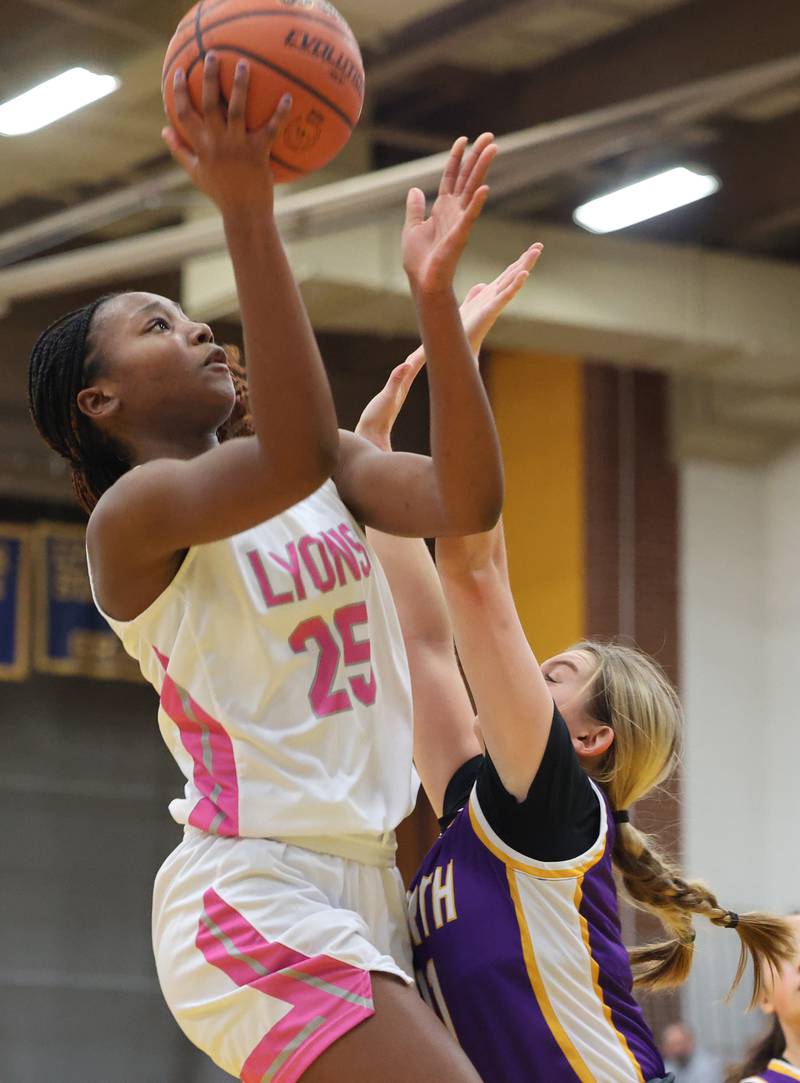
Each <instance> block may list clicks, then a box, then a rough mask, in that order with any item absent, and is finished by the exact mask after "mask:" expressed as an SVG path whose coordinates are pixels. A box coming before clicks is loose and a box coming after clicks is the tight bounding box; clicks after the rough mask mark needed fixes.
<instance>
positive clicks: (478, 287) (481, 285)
mask: <svg viewBox="0 0 800 1083" xmlns="http://www.w3.org/2000/svg"><path fill="white" fill-rule="evenodd" d="M485 289H486V283H485V282H476V284H475V285H474V286H472V287H470V289H469V290H468V291H467V296H466V297H465V298H464V300H463V301H462V304H465V305H468V304H469V303H470V301H473V300H474V299H475V298H476V297H477V296H478V294H479V293H483V291H484V290H485Z"/></svg>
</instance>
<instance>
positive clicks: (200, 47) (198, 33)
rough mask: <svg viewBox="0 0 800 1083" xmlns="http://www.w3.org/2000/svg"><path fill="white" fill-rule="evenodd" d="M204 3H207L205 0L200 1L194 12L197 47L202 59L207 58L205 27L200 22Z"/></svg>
mask: <svg viewBox="0 0 800 1083" xmlns="http://www.w3.org/2000/svg"><path fill="white" fill-rule="evenodd" d="M204 3H205V0H200V3H199V4H198V5H197V11H195V13H194V33H195V37H196V39H197V49H198V52H199V53H200V59H201V60H205V58H206V51H205V49H204V48H203V27H202V26H201V24H200V19H201V17H202V14H203V4H204Z"/></svg>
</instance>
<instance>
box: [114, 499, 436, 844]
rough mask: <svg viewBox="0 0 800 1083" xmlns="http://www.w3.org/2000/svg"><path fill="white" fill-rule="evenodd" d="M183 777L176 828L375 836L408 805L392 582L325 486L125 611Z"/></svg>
mask: <svg viewBox="0 0 800 1083" xmlns="http://www.w3.org/2000/svg"><path fill="white" fill-rule="evenodd" d="M106 619H107V620H108V621H109V624H110V625H111V627H112V628H113V629H114V631H115V632H116V633H117V635H118V636H119V637H120V639H121V640H122V642H123V645H124V646H125V649H126V650H127V651H128V653H129V654H130V655H132V656H133V657H134V658H136V659H137V660H138V662H139V664H140V666H141V669H142V673H143V674H144V676H145V678H146V679H147V680H148V681H149V682H150V684H152V685H153V687H154V688H155V689H156V691H157V692H158V694H159V699H160V704H159V712H158V718H159V727H160V730H161V734H162V736H163V738H164V741H165V742H166V744H167V747H168V748H169V750H170V752H171V753H172V755H173V756H174V758H175V760H176V762H177V764H178V766H179V767H180V769H181V771H182V772H183V774H184V775H185V777H186V787H185V796H184V797H183V798H182V799H176V800H175V801H173V802H172V804H171V805H170V812H171V813H172V816H173V817H174V819H175V820H177V821H178V823H184V824H185V823H189V824H192V825H193V826H195V827H199V828H201V829H203V830H204V831H207V832H209V833H211V834H217V835H223V836H248V837H273V838H275V837H277V838H298V840H300V839H302V837H303V836H317V837H319V836H325V837H329V836H337V835H340V834H348V835H350V834H374V833H378V834H382V833H385V832H390V831H392V830H394V828H395V827H396V826H397V824H398V823H399V822H400V821H401V820H403V819H404V818H405V817H406V816H407V815H408V814H409V812H410V811H411V809H412V808H413V805H414V801H415V799H416V789H417V780H416V774H415V773H414V772H413V768H412V762H411V757H412V710H411V692H410V680H409V674H408V666H407V663H406V656H405V651H404V648H403V640H402V636H401V633H400V627H399V623H398V620H397V615H396V613H395V609H394V603H393V601H392V597H391V593H390V590H389V586H388V584H387V582H386V578H385V576H384V574H383V570H382V569H381V567H380V565H379V563H378V561H377V559H376V557H375V555H374V554H373V552H372V551H371V550H370V548H369V546H368V543H367V540H366V537H365V536H364V533H363V532H362V530H361V529H360V528H359V527H358V525H357V524H356V522H355V520H354V519H353V517H352V516H351V515H350V513H349V512H348V510H347V508H346V507H345V506H344V504H343V503H342V501H341V499H340V498H339V495H338V493H337V491H336V487H335V485H334V483H333V482H332V481H328V482H326V483H325V484H324V485H323V486H322V487H321V488H320V489H318V490H317V491H316V492H315V493H313V494H312V495H311V496H309V497H308V498H307V499H305V500H303V501H301V502H300V503H299V504H296V505H295V506H294V507H292V508H289V509H288V511H285V512H282V513H281V514H280V515H277V516H275V517H274V518H273V519H270V520H268V521H267V522H265V523H262V524H261V525H260V526H257V527H254V528H253V529H252V530H246V531H244V532H243V533H241V534H237V535H235V536H234V537H232V538H226V539H224V540H222V541H217V542H212V543H210V544H208V545H197V546H193V547H192V548H191V549H190V550H189V551H188V553H187V555H186V558H185V560H184V562H183V564H182V565H181V567H180V569H179V571H178V572H177V574H176V576H175V578H174V579H173V580H172V582H171V583H170V585H169V586H168V587H167V588H166V590H164V592H163V593H162V594H161V595H160V596H159V597H158V598H157V599H156V600H155V601H154V602H153V603H152V604H151V605H150V606H148V608H147V609H146V610H145V611H144V612H143V613H141V614H140V615H139V616H138V617H136V618H135V619H134V620H131V621H116V620H111V619H110V618H108V617H106Z"/></svg>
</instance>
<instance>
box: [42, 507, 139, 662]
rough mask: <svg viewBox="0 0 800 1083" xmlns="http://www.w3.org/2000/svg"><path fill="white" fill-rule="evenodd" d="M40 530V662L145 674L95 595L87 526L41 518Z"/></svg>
mask: <svg viewBox="0 0 800 1083" xmlns="http://www.w3.org/2000/svg"><path fill="white" fill-rule="evenodd" d="M36 536H37V558H38V559H37V565H38V566H37V575H36V579H37V591H36V621H35V630H36V634H35V663H36V668H37V669H38V670H41V671H42V672H44V673H58V674H69V675H75V676H83V677H110V678H117V679H120V678H121V679H123V680H137V679H139V667H138V665H137V664H136V663H135V662H134V661H133V659H132V658H130V657H129V656H128V655H127V654H126V653H125V651H124V649H123V647H122V644H121V642H120V641H119V639H118V638H117V637H116V635H115V634H114V633H113V632H112V631H111V628H110V627H109V626H108V623H107V622H106V621H105V620H104V619H103V617H102V616H101V615H100V614H99V613H98V611H97V608H96V607H95V604H94V601H93V600H92V591H91V587H90V586H89V574H88V571H87V567H86V549H85V531H84V529H83V527H79V526H72V525H69V524H65V523H40V524H38V526H37V527H36Z"/></svg>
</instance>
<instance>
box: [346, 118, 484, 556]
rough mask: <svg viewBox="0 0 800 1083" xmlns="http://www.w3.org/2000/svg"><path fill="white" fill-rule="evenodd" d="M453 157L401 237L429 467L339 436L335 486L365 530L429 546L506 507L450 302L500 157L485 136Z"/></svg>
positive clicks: (461, 144) (418, 199)
mask: <svg viewBox="0 0 800 1083" xmlns="http://www.w3.org/2000/svg"><path fill="white" fill-rule="evenodd" d="M465 147H466V140H464V139H459V140H457V142H456V144H455V145H454V147H453V151H452V153H451V155H450V159H449V161H448V165H447V167H446V169H445V172H444V175H443V177H442V182H441V185H440V189H439V195H438V197H437V199H436V202H435V203H434V205H433V208H432V211H431V214H430V216H429V217H427V216H426V213H425V197H424V195H423V193H422V192H421V191H420V190H419V189H412V190H411V192H409V196H408V204H407V210H406V224H405V228H404V230H403V246H402V247H403V265H404V267H405V270H406V273H407V275H408V279H409V283H410V286H411V292H412V295H413V298H414V303H415V306H416V310H417V316H418V321H419V325H420V330H421V333H422V343H423V346H424V349H425V354H426V357H427V362H428V381H429V385H430V402H431V457H430V458H428V457H426V456H419V455H416V456H415V455H399V456H392V458H391V459H388V460H387V459H385V458H384V457H383V456H381V455H380V454H379V453H378V452H377V451H376V450H375V448H373V447H371V446H370V445H369V444H368V443H367V442H366V441H364V440H361V439H359V438H358V437H357V436H353V435H352V434H348V435H346V436H343V438H342V444H341V456H340V462H339V468H338V470H337V473H336V484H337V486H338V488H339V491H340V493H341V495H342V498H343V499H344V501H345V503H347V504H348V505H349V507H350V508H351V509H352V511H353V513H354V514H355V515H357V516H358V517H359V518H360V519H361V521H362V522H364V523H366V524H368V525H370V526H374V527H376V528H378V529H380V530H384V531H386V532H388V533H392V534H401V535H407V536H416V537H433V536H438V535H441V534H458V533H465V532H468V533H469V532H474V531H477V530H484V529H488V528H489V527H490V526H492V524H493V523H495V522H496V521H497V517H498V515H499V514H500V508H501V506H502V500H503V470H502V462H501V458H500V449H499V446H498V442H497V434H496V432H495V429H494V423H493V421H492V416H491V410H490V407H489V403H488V400H487V398H486V393H485V391H484V388H483V384H482V382H481V378H480V373H479V372H478V371H477V367H476V365H475V363H474V359H473V354H472V351H471V349H470V346H469V343H468V341H467V338H466V335H465V332H464V328H463V326H462V323H461V318H460V316H459V311H458V304H457V302H456V299H455V294H454V292H453V276H454V274H455V270H456V267H457V265H458V261H459V259H460V257H461V254H462V253H463V251H464V248H465V246H466V243H467V240H468V238H469V235H470V232H471V230H472V226H473V225H474V223H475V221H476V220H477V218H478V216H479V215H480V213H481V210H482V208H483V205H484V203H485V201H486V197H487V194H488V187H487V186H486V185H485V184H484V183H483V181H484V178H485V177H486V173H487V171H488V169H489V166H490V164H491V162H492V160H493V158H494V156H495V154H496V150H497V148H496V147H495V145H494V143H493V142H492V137H491V136H490V135H488V134H486V135H483V136H481V137H480V138H479V139H478V140H477V141H476V144H475V147H474V148H473V150H472V152H471V153H470V154H469V155H468V156H467V158H466V160H465V158H464V151H465Z"/></svg>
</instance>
